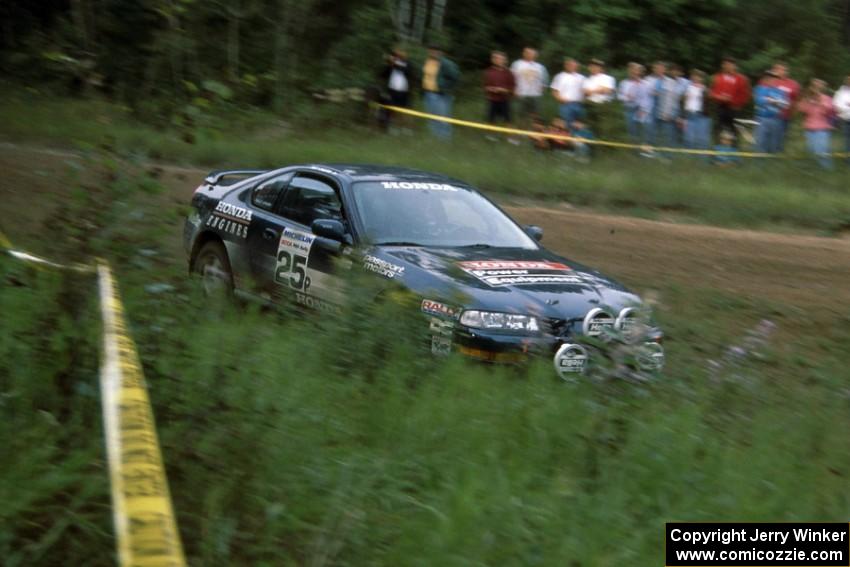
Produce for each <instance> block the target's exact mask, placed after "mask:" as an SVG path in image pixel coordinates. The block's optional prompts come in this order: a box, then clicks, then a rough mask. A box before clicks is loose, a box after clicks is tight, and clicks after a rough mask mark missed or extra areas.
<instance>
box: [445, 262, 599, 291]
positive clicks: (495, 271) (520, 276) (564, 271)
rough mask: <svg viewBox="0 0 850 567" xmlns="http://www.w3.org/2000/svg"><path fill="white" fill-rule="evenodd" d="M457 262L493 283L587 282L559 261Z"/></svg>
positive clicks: (483, 280) (465, 269)
mask: <svg viewBox="0 0 850 567" xmlns="http://www.w3.org/2000/svg"><path fill="white" fill-rule="evenodd" d="M458 266H459V267H460V268H461V269H462V270H463V271H465V272H467V273H468V274H471V275H473V276H475V277H476V278H478V279H479V280H481V281H482V282H484V283H486V284H487V285H489V286H491V287H499V286H506V285H541V284H544V285H545V284H584V283H585V282H584V280H583V279H582V278H581V276H578V275H576V274H575V273H574V272H573V269H572V268H570V267H569V266H567V265H566V264H562V263H560V262H549V261H524V260H483V261H467V262H458Z"/></svg>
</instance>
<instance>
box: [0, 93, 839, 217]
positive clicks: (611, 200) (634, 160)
mask: <svg viewBox="0 0 850 567" xmlns="http://www.w3.org/2000/svg"><path fill="white" fill-rule="evenodd" d="M458 114H459V115H460V116H465V117H468V118H472V119H476V118H477V117H478V114H480V112H479V109H478V108H477V107H475V106H474V105H472V104H471V103H467V104H465V105H461V106H460V108H459V109H458ZM299 115H303V109H302V112H300V113H299ZM354 115H355V113H354V112H353V111H351V109H348V110H340V109H339V107H327V106H317V117H316V119H315V120H314V121H313V122H309V123H303V122H298V123H285V122H284V121H283V120H282V119H281V117H277V116H274V115H271V114H264V113H262V112H259V111H246V110H241V111H234V110H229V111H223V112H222V113H221V115H220V116H218V117H210V119H209V123H210V124H216V125H217V128H216V129H211V128H198V129H194V130H192V134H193V135H194V137H195V139H194V143H191V144H190V143H187V142H185V141H183V140H182V136H183V135H184V134H185V133H186V130H180V129H175V128H174V127H172V126H171V125H169V124H166V125H160V126H158V127H156V126H151V125H150V124H149V123H147V122H140V121H138V120H136V119H134V118H133V117H132V116H131V115H130V114H129V112H128V111H126V110H122V109H121V108H120V107H117V106H115V105H113V104H109V103H106V102H98V101H82V100H69V99H57V98H52V97H49V96H45V95H41V94H33V93H26V92H20V91H8V90H7V91H4V92H3V96H2V97H0V136H2V137H4V138H6V139H7V140H10V141H16V142H21V143H28V144H48V145H57V144H58V145H65V146H72V147H73V146H77V147H83V148H90V147H93V146H103V145H105V146H108V147H111V148H113V149H115V150H116V151H118V152H119V153H120V154H122V155H124V156H141V157H147V158H153V159H156V160H162V161H166V162H176V163H184V164H193V165H197V166H199V167H209V168H223V167H229V166H232V167H241V168H244V167H276V166H280V165H284V164H289V163H298V162H322V161H325V162H371V163H381V164H392V165H404V166H409V167H416V168H421V169H426V170H432V171H436V172H440V173H445V174H448V175H452V176H455V177H458V178H461V179H464V180H467V181H469V182H471V183H473V184H476V185H478V186H480V187H482V188H483V189H484V190H485V191H487V192H488V193H490V194H491V195H494V196H496V197H501V198H533V199H540V200H544V201H559V202H561V201H566V202H569V203H571V204H574V205H578V206H583V207H590V208H595V209H601V210H609V211H618V212H626V213H631V214H635V215H638V216H649V217H655V218H659V217H660V218H668V217H671V216H672V217H675V218H678V219H684V220H689V219H690V220H696V221H700V222H707V223H711V224H717V225H726V226H745V227H770V228H789V229H795V228H803V229H808V230H815V231H819V232H824V233H832V232H835V231H838V230H841V229H842V227H846V226H847V224H848V223H849V222H850V191H848V182H850V168H847V167H844V166H843V164H839V166H838V167H837V169H836V171H834V172H832V173H828V172H822V171H820V170H818V169H817V168H816V167H815V166H814V165H813V164H812V163H810V162H808V161H805V160H803V161H800V160H795V161H789V162H784V161H782V162H778V161H769V162H760V161H756V162H747V163H746V164H745V165H744V166H742V167H740V168H737V169H732V170H719V169H717V168H714V167H712V166H710V165H708V164H706V163H704V162H703V161H701V160H699V159H693V158H678V159H676V160H674V162H673V163H672V164H669V165H668V164H663V163H659V162H658V161H657V160H646V159H641V158H638V157H637V156H635V155H633V154H632V153H630V152H624V151H619V150H609V151H603V152H601V153H600V155H598V156H597V157H596V158H595V159H594V161H593V163H591V164H579V163H576V162H574V161H572V160H570V159H567V158H565V157H564V156H553V155H541V154H540V153H538V152H534V151H533V150H531V148H530V147H528V146H527V145H526V144H523V145H522V146H521V147H515V146H512V145H510V144H507V143H504V142H503V141H502V142H498V143H496V142H488V141H486V140H484V138H483V133H480V132H473V131H468V130H467V131H462V130H460V129H457V135H456V136H455V139H454V141H453V142H452V143H441V142H438V141H435V140H433V139H431V138H430V137H429V136H428V135H427V133H426V130H425V128H424V125H421V124H420V125H419V126H421V127H420V128H419V129H418V130H417V133H416V135H415V136H387V135H382V134H379V133H377V132H376V131H375V130H373V129H371V128H369V127H366V126H365V125H363V119H364V117H363V116H360V117H359V121H358V120H357V119H355V118H353V117H354ZM302 120H303V118H302ZM166 122H167V121H166ZM796 134H797V138H798V137H799V132H797V133H796ZM791 145H792V146H795V147H799V145H800V140H799V139H796V138H795V139H794V140H792V143H791Z"/></svg>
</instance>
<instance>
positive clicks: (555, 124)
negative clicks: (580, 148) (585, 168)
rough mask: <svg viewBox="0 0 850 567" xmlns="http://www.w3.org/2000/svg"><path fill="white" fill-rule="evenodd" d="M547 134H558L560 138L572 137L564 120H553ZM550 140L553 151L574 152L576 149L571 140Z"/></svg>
mask: <svg viewBox="0 0 850 567" xmlns="http://www.w3.org/2000/svg"><path fill="white" fill-rule="evenodd" d="M546 133H547V134H556V135H558V136H572V133H571V132H570V131H569V129H568V128H567V123H566V122H564V119H563V118H553V119H552V123H551V125H550V126H549V128H548V129H547V130H546ZM548 140H549V148H550V149H553V150H572V149H573V148H574V145H573V142H572V141H570V140H559V139H557V138H548Z"/></svg>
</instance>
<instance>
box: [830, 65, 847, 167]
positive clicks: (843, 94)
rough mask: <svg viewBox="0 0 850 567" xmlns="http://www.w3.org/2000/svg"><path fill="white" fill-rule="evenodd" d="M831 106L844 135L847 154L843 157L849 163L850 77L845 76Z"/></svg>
mask: <svg viewBox="0 0 850 567" xmlns="http://www.w3.org/2000/svg"><path fill="white" fill-rule="evenodd" d="M832 104H833V106H834V107H835V112H836V113H837V114H838V120H839V123H840V124H841V130H842V132H843V133H844V151H845V152H846V153H847V155H846V156H845V157H846V158H847V161H848V162H850V75H847V78H846V79H845V80H844V85H842V87H841V88H840V89H838V91H837V92H836V93H835V98H833V99H832Z"/></svg>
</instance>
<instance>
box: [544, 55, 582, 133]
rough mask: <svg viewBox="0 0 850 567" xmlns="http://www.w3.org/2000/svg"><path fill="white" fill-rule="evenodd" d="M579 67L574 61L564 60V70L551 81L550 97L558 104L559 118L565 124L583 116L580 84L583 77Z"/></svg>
mask: <svg viewBox="0 0 850 567" xmlns="http://www.w3.org/2000/svg"><path fill="white" fill-rule="evenodd" d="M579 69H580V65H579V63H578V61H576V60H575V59H569V58H568V59H565V60H564V70H563V71H562V72H560V73H558V74H557V75H555V78H554V79H553V80H552V85H551V89H552V95H553V96H554V97H555V100H557V101H558V103H560V108H559V110H558V112H559V114H560V115H561V118H563V119H564V122H566V123H567V124H572V123H573V121H575V120H577V119H579V118H581V117H582V116H583V115H584V106H583V104H582V101H583V100H584V93H583V92H582V84H583V83H584V75H582V74H581V73H579Z"/></svg>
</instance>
